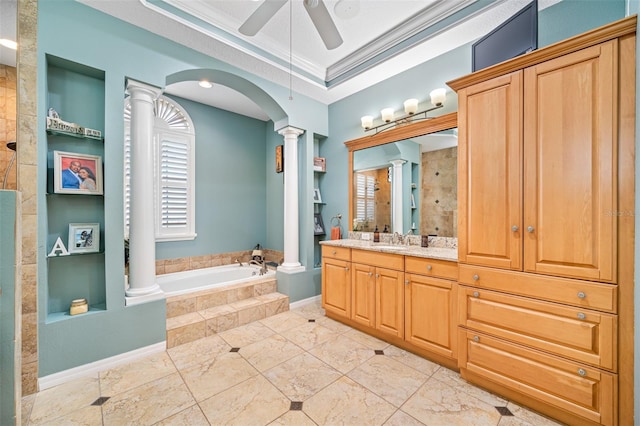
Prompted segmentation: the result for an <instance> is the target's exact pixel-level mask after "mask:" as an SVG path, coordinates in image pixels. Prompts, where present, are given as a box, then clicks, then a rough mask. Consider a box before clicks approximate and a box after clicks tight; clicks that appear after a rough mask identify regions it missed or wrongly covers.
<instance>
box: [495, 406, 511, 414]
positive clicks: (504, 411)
mask: <svg viewBox="0 0 640 426" xmlns="http://www.w3.org/2000/svg"><path fill="white" fill-rule="evenodd" d="M496 410H498V413H500V415H501V416H513V413H512V412H511V411H510V410H509V409H508V408H507V407H496Z"/></svg>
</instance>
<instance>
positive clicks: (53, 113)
mask: <svg viewBox="0 0 640 426" xmlns="http://www.w3.org/2000/svg"><path fill="white" fill-rule="evenodd" d="M47 117H49V118H55V119H58V120H59V119H60V115H58V112H57V111H56V110H55V109H53V108H49V111H48V112H47Z"/></svg>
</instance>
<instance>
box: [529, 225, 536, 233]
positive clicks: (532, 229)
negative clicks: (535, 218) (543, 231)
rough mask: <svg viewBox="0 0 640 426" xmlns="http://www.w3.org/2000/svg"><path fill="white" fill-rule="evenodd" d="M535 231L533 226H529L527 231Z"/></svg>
mask: <svg viewBox="0 0 640 426" xmlns="http://www.w3.org/2000/svg"><path fill="white" fill-rule="evenodd" d="M533 231H535V228H534V227H533V226H527V232H529V233H532V232H533Z"/></svg>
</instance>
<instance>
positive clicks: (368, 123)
mask: <svg viewBox="0 0 640 426" xmlns="http://www.w3.org/2000/svg"><path fill="white" fill-rule="evenodd" d="M360 121H361V122H362V128H363V129H365V130H369V129H370V128H371V127H373V117H372V116H370V115H365V116H364V117H362V118H360Z"/></svg>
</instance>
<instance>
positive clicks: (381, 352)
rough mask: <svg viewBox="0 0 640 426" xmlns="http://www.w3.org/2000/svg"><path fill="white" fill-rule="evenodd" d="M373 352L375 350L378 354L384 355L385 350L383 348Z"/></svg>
mask: <svg viewBox="0 0 640 426" xmlns="http://www.w3.org/2000/svg"><path fill="white" fill-rule="evenodd" d="M373 352H375V354H376V355H384V351H383V350H381V349H375V350H374V351H373Z"/></svg>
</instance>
